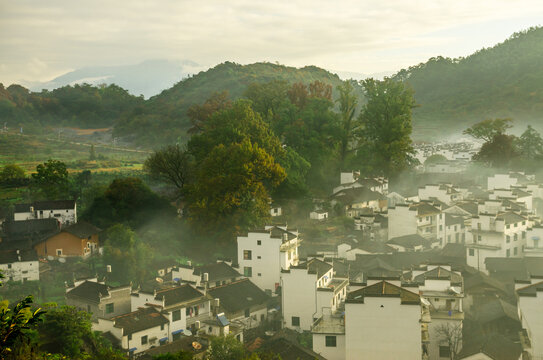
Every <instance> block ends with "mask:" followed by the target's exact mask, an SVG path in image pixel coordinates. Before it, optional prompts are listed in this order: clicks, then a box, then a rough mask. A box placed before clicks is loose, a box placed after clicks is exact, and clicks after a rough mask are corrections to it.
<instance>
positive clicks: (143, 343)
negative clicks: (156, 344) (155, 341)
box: [141, 335, 147, 345]
mask: <svg viewBox="0 0 543 360" xmlns="http://www.w3.org/2000/svg"><path fill="white" fill-rule="evenodd" d="M141 344H142V345H145V344H147V335H143V336H142V337H141Z"/></svg>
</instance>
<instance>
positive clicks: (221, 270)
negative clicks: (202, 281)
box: [194, 261, 240, 282]
mask: <svg viewBox="0 0 543 360" xmlns="http://www.w3.org/2000/svg"><path fill="white" fill-rule="evenodd" d="M194 273H195V274H199V275H203V274H204V273H208V274H209V281H210V282H213V281H217V280H222V279H231V278H234V277H239V276H240V274H239V273H238V272H237V271H236V269H234V268H233V267H231V266H230V265H228V264H227V263H225V262H222V261H221V262H216V263H213V264H208V265H202V266H198V267H197V268H196V269H195V271H194Z"/></svg>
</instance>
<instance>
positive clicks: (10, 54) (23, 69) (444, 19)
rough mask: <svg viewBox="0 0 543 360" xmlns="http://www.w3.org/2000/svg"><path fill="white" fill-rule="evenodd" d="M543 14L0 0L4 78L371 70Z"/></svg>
mask: <svg viewBox="0 0 543 360" xmlns="http://www.w3.org/2000/svg"><path fill="white" fill-rule="evenodd" d="M541 23H543V1H541V0H525V1H522V0H518V1H506V0H456V1H452V0H439V1H435V0H425V1H411V0H380V1H378V0H346V1H339V0H335V1H333V0H327V1H320V0H310V1H309V0H307V1H302V0H288V1H283V0H272V1H270V0H268V1H260V0H203V1H194V0H193V1H184V0H150V1H138V0H128V1H125V0H92V1H87V0H66V1H61V0H34V1H28V0H0V82H3V83H4V84H10V83H12V82H17V81H20V80H23V79H24V80H41V81H44V80H50V79H51V78H53V77H55V76H57V75H60V74H62V73H64V72H67V71H70V70H73V69H76V68H80V67H84V66H93V65H123V64H135V63H138V62H140V61H143V60H147V59H188V60H192V61H195V62H197V63H198V64H201V65H202V66H206V67H207V66H213V65H215V64H217V63H220V62H223V61H227V60H229V61H235V62H238V63H242V64H245V63H251V62H256V61H270V62H275V61H278V62H279V63H281V64H286V65H292V66H304V65H309V64H311V65H317V66H320V67H324V68H326V69H330V70H341V71H351V72H360V73H366V74H367V73H375V72H381V71H392V70H399V69H401V68H402V67H407V66H409V65H414V64H417V63H420V62H423V61H426V60H427V59H428V58H429V57H432V56H436V55H443V56H450V57H457V56H463V55H468V54H470V53H472V52H473V51H475V50H477V49H479V48H481V47H488V46H492V45H494V44H496V43H498V42H501V41H503V40H504V39H505V38H507V37H508V36H509V35H511V34H512V33H513V32H515V31H519V30H522V29H526V28H528V27H530V26H535V25H538V24H541Z"/></svg>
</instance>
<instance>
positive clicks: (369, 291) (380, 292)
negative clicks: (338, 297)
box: [347, 280, 420, 305]
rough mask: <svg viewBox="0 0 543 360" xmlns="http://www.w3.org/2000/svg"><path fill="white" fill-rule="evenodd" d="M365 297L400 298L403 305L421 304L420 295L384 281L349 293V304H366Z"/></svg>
mask: <svg viewBox="0 0 543 360" xmlns="http://www.w3.org/2000/svg"><path fill="white" fill-rule="evenodd" d="M365 297H398V298H400V299H401V303H402V304H406V305H415V304H420V296H419V295H418V294H415V293H414V292H411V291H409V290H406V289H404V288H402V287H399V286H396V285H394V284H391V283H389V282H387V281H384V280H383V281H380V282H377V283H375V284H373V285H370V286H366V287H365V288H362V289H358V290H356V291H353V292H351V293H349V294H348V295H347V302H351V303H364V298H365Z"/></svg>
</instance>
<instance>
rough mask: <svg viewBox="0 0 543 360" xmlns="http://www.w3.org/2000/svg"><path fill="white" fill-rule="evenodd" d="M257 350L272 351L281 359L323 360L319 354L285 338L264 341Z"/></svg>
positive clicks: (262, 351) (260, 351) (261, 351)
mask: <svg viewBox="0 0 543 360" xmlns="http://www.w3.org/2000/svg"><path fill="white" fill-rule="evenodd" d="M258 352H259V353H264V354H266V353H273V354H274V355H275V356H279V357H280V359H282V360H325V358H323V357H322V356H320V355H319V354H317V353H315V352H313V351H311V350H309V349H306V348H303V347H302V346H300V345H298V344H296V343H294V342H291V341H289V340H287V339H285V338H277V339H272V340H268V341H266V342H264V343H263V344H262V346H261V347H260V349H259V350H258Z"/></svg>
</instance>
